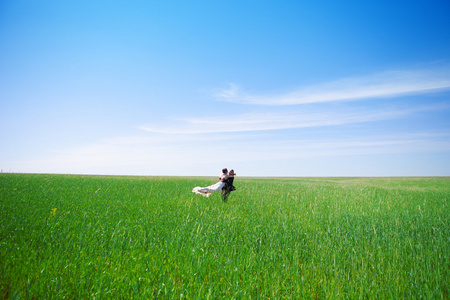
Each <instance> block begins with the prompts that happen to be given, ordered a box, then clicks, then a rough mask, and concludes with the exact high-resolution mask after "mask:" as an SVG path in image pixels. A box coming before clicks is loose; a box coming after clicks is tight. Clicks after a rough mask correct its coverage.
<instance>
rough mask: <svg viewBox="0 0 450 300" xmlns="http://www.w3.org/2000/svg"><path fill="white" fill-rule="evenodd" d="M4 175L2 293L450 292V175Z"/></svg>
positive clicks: (436, 295) (261, 295)
mask: <svg viewBox="0 0 450 300" xmlns="http://www.w3.org/2000/svg"><path fill="white" fill-rule="evenodd" d="M215 180H216V178H209V177H186V178H182V177H120V176H75V175H72V176H71V175H32V174H0V297H3V298H11V299H22V298H23V299H32V298H35V299H42V298H45V299H52V298H53V299H63V298H69V299H90V298H99V299H112V298H121V299H124V298H144V299H148V298H150V299H152V298H158V299H220V298H225V299H239V298H241V299H291V298H292V299H299V298H305V299H310V298H312V299H324V298H325V299H326V298H330V299H339V298H343V299H344V298H352V299H354V298H365V299H367V298H383V299H384V298H410V299H416V298H428V299H430V298H432V299H448V298H449V297H450V284H449V280H448V278H450V225H449V217H450V207H449V198H450V178H241V177H237V178H236V180H235V186H236V187H237V191H235V192H233V193H232V194H231V196H230V199H229V200H228V202H227V203H224V202H222V201H221V198H220V195H219V194H217V195H213V196H211V197H210V198H204V197H202V196H200V195H195V194H193V193H191V190H192V188H193V187H194V186H197V185H200V186H207V185H210V184H212V183H214V181H215Z"/></svg>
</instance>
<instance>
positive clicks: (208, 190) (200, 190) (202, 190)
mask: <svg viewBox="0 0 450 300" xmlns="http://www.w3.org/2000/svg"><path fill="white" fill-rule="evenodd" d="M224 185H225V182H222V181H219V182H217V183H215V184H213V185H210V186H207V187H199V186H196V187H195V188H193V189H192V192H193V193H196V194H199V195H202V196H205V197H209V196H211V194H212V193H215V192H218V191H220V190H221V189H222V188H223V187H224Z"/></svg>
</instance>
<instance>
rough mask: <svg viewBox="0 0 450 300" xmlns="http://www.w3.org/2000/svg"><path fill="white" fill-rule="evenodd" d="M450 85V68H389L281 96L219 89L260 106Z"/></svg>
mask: <svg viewBox="0 0 450 300" xmlns="http://www.w3.org/2000/svg"><path fill="white" fill-rule="evenodd" d="M449 88H450V67H448V66H444V67H441V68H437V69H422V70H402V71H387V72H383V73H377V74H372V75H367V76H362V77H353V78H344V79H339V80H335V81H331V82H326V83H322V84H316V85H310V86H303V87H300V88H298V89H296V90H294V91H291V92H288V93H284V94H277V95H252V94H248V93H246V92H244V91H243V90H242V89H240V88H239V87H238V86H237V85H236V84H230V87H229V88H228V89H225V90H222V91H220V92H218V93H217V94H216V95H215V96H216V99H217V100H219V101H229V102H235V103H242V104H256V105H296V104H305V103H316V102H329V101H341V100H357V99H369V98H385V97H399V96H402V95H408V94H420V93H430V92H436V91H439V90H443V89H449Z"/></svg>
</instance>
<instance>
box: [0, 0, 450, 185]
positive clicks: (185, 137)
mask: <svg viewBox="0 0 450 300" xmlns="http://www.w3.org/2000/svg"><path fill="white" fill-rule="evenodd" d="M449 15H450V2H449V1H446V0H445V1H435V0H428V1H384V0H382V1H101V0H99V1H22V0H14V1H5V0H0V53H1V55H0V111H1V115H2V117H1V118H0V143H1V147H0V168H1V169H2V171H3V172H25V173H70V174H72V173H73V174H117V175H181V176H189V175H208V176H209V175H217V174H218V173H220V170H221V169H222V168H223V167H228V168H234V169H235V170H236V172H237V173H238V175H243V176H450V18H449V17H448V16H449Z"/></svg>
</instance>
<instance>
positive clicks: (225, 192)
mask: <svg viewBox="0 0 450 300" xmlns="http://www.w3.org/2000/svg"><path fill="white" fill-rule="evenodd" d="M228 176H229V177H228V178H227V179H225V180H224V181H223V182H224V183H225V185H224V186H223V188H222V200H223V201H224V202H227V200H228V196H229V195H230V193H231V192H232V191H235V190H236V188H235V187H234V185H233V181H234V176H236V173H234V170H230V172H228Z"/></svg>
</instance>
